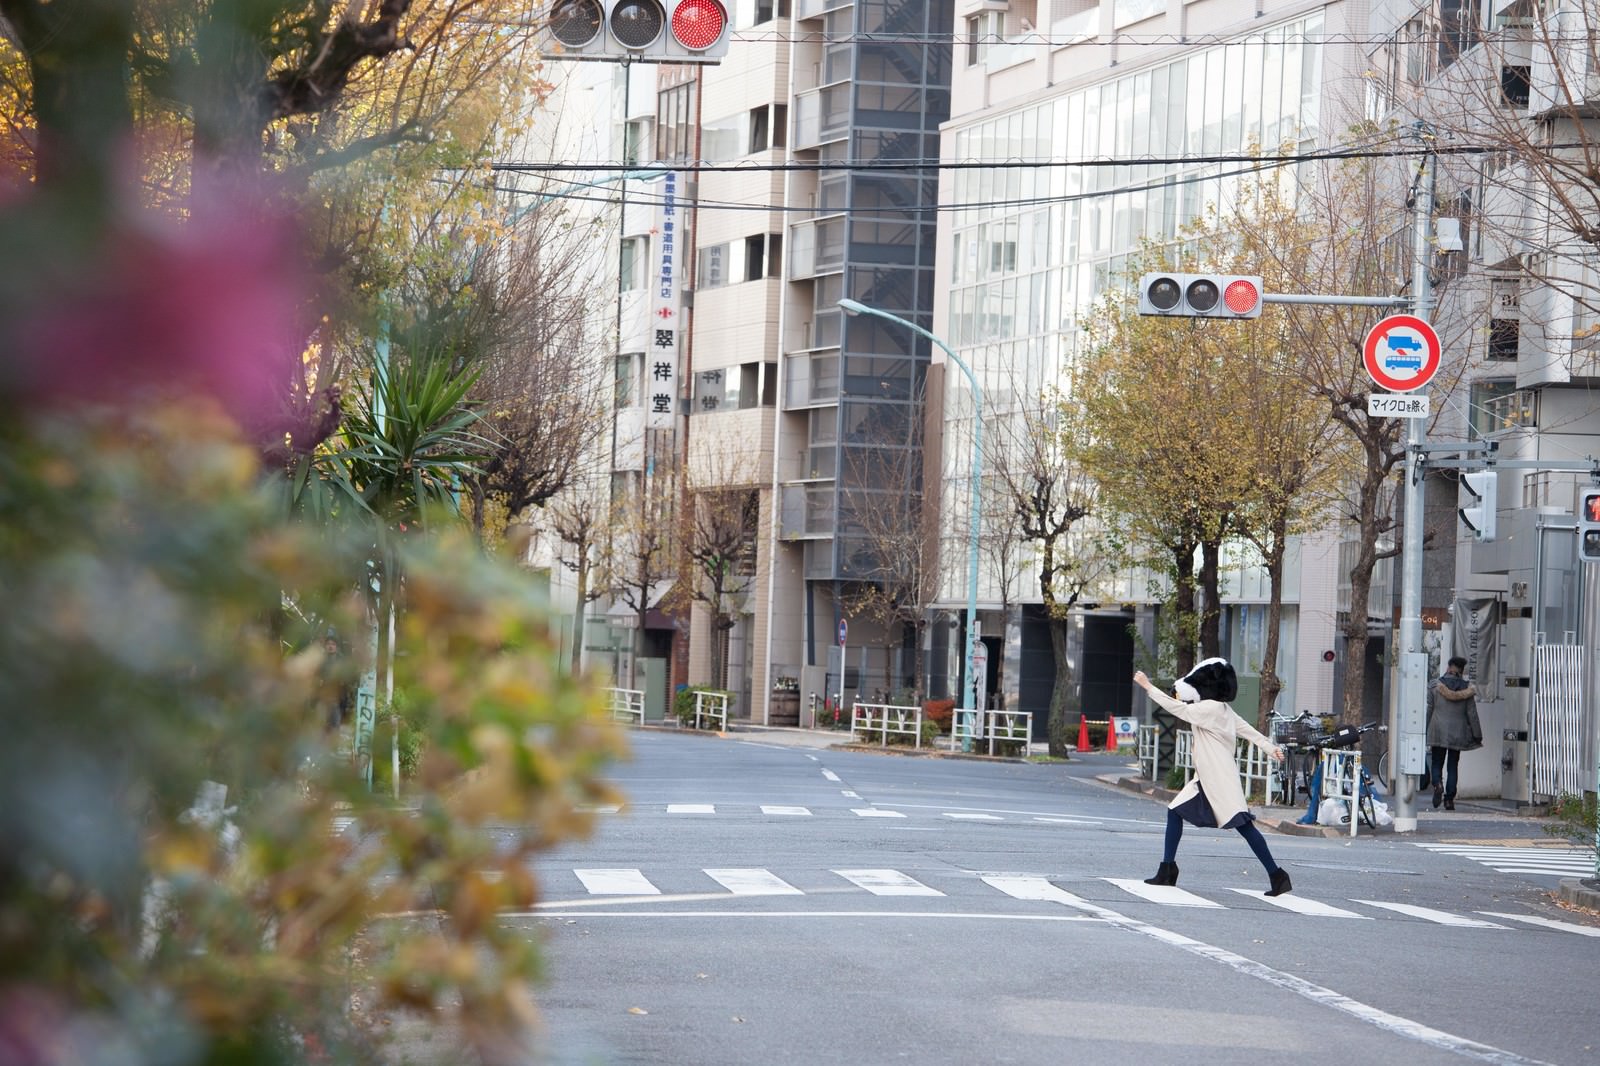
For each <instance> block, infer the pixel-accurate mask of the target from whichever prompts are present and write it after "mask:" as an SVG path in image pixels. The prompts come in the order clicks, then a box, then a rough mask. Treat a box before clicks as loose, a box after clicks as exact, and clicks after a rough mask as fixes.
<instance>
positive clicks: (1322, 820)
mask: <svg viewBox="0 0 1600 1066" xmlns="http://www.w3.org/2000/svg"><path fill="white" fill-rule="evenodd" d="M1317 824H1318V825H1349V824H1350V811H1349V810H1348V809H1347V808H1346V807H1345V804H1344V800H1341V799H1332V798H1329V799H1325V800H1323V801H1322V805H1321V806H1320V807H1318V808H1317Z"/></svg>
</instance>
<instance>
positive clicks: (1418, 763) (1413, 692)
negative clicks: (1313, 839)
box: [1347, 154, 1433, 833]
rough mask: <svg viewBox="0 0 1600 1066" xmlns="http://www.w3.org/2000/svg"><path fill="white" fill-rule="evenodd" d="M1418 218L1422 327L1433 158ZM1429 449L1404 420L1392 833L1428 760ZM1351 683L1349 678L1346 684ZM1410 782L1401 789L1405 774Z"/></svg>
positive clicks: (1416, 275) (1414, 295) (1423, 175)
mask: <svg viewBox="0 0 1600 1066" xmlns="http://www.w3.org/2000/svg"><path fill="white" fill-rule="evenodd" d="M1414 203H1415V208H1416V213H1417V223H1416V234H1415V241H1416V243H1415V249H1416V253H1415V257H1414V259H1413V260H1412V264H1411V301H1412V302H1411V313H1412V315H1413V316H1414V317H1416V318H1418V319H1420V320H1421V321H1423V322H1427V321H1428V313H1429V312H1430V311H1431V310H1432V309H1433V281H1432V277H1431V276H1430V272H1429V266H1430V265H1431V264H1430V260H1431V259H1432V257H1433V249H1432V248H1431V246H1430V243H1429V233H1428V230H1429V225H1430V223H1431V221H1432V218H1433V156H1432V155H1431V154H1429V155H1425V156H1423V157H1422V166H1421V169H1420V170H1419V171H1418V172H1417V189H1416V195H1415V197H1414ZM1424 447H1425V439H1424V434H1423V420H1422V419H1420V418H1409V419H1407V420H1406V463H1405V521H1406V526H1405V531H1404V536H1403V539H1402V541H1401V555H1400V654H1401V658H1400V686H1399V692H1398V694H1397V696H1398V698H1397V699H1396V700H1395V705H1394V722H1393V726H1392V728H1391V729H1390V732H1389V738H1390V743H1389V748H1390V750H1391V752H1393V756H1392V762H1393V770H1392V771H1391V779H1392V780H1393V781H1394V782H1395V783H1396V785H1397V787H1396V788H1395V789H1394V796H1393V799H1394V830H1395V832H1397V833H1415V832H1416V831H1417V810H1416V802H1415V801H1416V789H1415V785H1416V780H1415V775H1417V774H1420V773H1421V772H1422V768H1423V765H1424V760H1425V759H1426V757H1427V754H1426V750H1425V746H1426V741H1427V737H1426V728H1427V726H1426V722H1427V709H1426V708H1425V707H1424V706H1423V704H1424V701H1425V700H1426V699H1427V696H1428V653H1427V652H1425V651H1423V649H1422V508H1423V485H1422V460H1423V452H1424ZM1347 680H1348V679H1347ZM1402 774H1404V775H1406V776H1407V777H1408V778H1409V780H1407V781H1406V782H1405V784H1404V785H1400V784H1399V782H1400V780H1401V775H1402Z"/></svg>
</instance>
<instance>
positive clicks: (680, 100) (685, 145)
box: [656, 82, 694, 163]
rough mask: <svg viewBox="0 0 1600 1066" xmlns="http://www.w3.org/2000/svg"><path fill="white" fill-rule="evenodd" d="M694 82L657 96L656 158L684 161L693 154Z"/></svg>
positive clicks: (671, 161)
mask: <svg viewBox="0 0 1600 1066" xmlns="http://www.w3.org/2000/svg"><path fill="white" fill-rule="evenodd" d="M693 145H694V83H693V82H689V83H687V84H685V85H678V86H675V87H673V88H671V89H667V90H665V91H663V92H661V93H659V94H658V95H657V97H656V158H657V159H659V160H661V161H662V162H663V163H681V162H683V161H685V160H687V159H688V158H689V157H690V155H692V154H693V152H692V149H693Z"/></svg>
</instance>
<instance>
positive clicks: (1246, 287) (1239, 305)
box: [1222, 278, 1261, 315]
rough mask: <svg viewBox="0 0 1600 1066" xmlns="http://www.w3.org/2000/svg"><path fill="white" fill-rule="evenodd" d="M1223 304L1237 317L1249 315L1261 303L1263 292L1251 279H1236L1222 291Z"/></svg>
mask: <svg viewBox="0 0 1600 1066" xmlns="http://www.w3.org/2000/svg"><path fill="white" fill-rule="evenodd" d="M1222 302H1223V303H1225V304H1227V305H1228V310H1230V311H1232V312H1233V313H1234V314H1236V315H1247V314H1249V313H1250V312H1251V311H1254V310H1255V309H1256V306H1257V305H1258V304H1260V303H1261V290H1260V288H1258V287H1257V286H1256V283H1255V282H1253V281H1251V280H1250V279H1249V278H1235V279H1234V280H1233V281H1231V282H1229V283H1228V287H1227V288H1226V289H1223V290H1222Z"/></svg>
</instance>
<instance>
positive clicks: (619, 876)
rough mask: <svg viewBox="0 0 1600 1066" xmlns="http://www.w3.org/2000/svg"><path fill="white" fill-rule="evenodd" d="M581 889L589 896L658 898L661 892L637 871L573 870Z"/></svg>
mask: <svg viewBox="0 0 1600 1066" xmlns="http://www.w3.org/2000/svg"><path fill="white" fill-rule="evenodd" d="M572 872H573V873H575V874H577V875H578V880H579V881H582V882H583V887H584V888H586V889H588V890H589V894H590V895H591V896H659V895H661V890H660V889H659V888H657V887H656V886H655V885H652V884H651V883H650V881H649V879H648V878H646V877H645V875H644V874H642V873H640V872H639V871H638V870H574V871H572Z"/></svg>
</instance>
